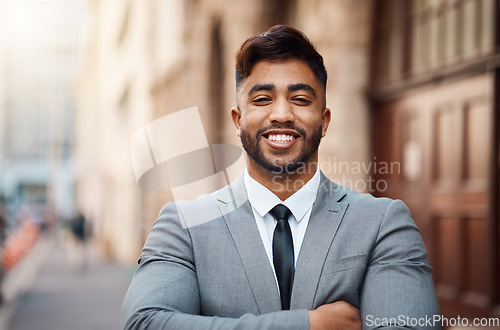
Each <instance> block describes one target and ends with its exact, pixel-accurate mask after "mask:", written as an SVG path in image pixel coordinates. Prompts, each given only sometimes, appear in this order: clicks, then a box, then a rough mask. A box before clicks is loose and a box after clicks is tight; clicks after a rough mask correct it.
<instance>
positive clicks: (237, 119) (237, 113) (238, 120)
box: [231, 107, 241, 137]
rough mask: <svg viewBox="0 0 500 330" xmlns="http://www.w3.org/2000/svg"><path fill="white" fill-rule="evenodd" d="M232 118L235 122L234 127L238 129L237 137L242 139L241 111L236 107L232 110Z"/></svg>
mask: <svg viewBox="0 0 500 330" xmlns="http://www.w3.org/2000/svg"><path fill="white" fill-rule="evenodd" d="M231 118H232V120H233V124H234V127H236V135H238V137H241V136H240V135H241V111H240V109H238V108H236V107H232V108H231Z"/></svg>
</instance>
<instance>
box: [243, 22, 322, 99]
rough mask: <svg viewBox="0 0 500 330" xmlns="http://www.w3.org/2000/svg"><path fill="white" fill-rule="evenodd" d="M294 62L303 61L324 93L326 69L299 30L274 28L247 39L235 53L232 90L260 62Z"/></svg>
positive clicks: (282, 27) (319, 56)
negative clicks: (288, 60) (234, 83)
mask: <svg viewBox="0 0 500 330" xmlns="http://www.w3.org/2000/svg"><path fill="white" fill-rule="evenodd" d="M287 59H297V60H301V61H304V62H305V63H306V64H307V65H308V66H309V67H310V68H311V70H312V71H313V73H314V74H315V75H316V78H318V81H319V82H320V83H321V86H322V87H323V88H324V89H325V90H326V79H327V74H326V69H325V65H324V64H323V57H322V56H321V55H320V54H319V53H318V52H317V51H316V48H315V47H314V45H313V44H312V43H311V41H309V39H308V38H307V37H306V36H305V35H304V34H303V33H302V32H300V31H299V30H297V29H294V28H292V27H289V26H286V25H275V26H273V27H271V28H270V29H269V30H268V31H267V32H264V33H263V34H261V35H258V36H252V37H250V38H248V39H247V40H246V41H245V42H244V43H243V44H242V45H241V48H240V50H239V51H238V52H237V53H236V88H238V86H239V85H240V83H241V81H243V80H244V79H245V78H247V77H248V76H249V75H250V74H251V72H252V69H253V67H254V66H255V65H256V64H257V63H258V62H260V61H281V60H287Z"/></svg>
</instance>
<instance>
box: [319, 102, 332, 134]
mask: <svg viewBox="0 0 500 330" xmlns="http://www.w3.org/2000/svg"><path fill="white" fill-rule="evenodd" d="M331 119H332V112H331V111H330V109H329V108H325V109H324V110H323V113H322V114H321V124H322V127H323V131H322V132H321V137H324V136H325V135H326V131H327V130H328V125H330V120H331Z"/></svg>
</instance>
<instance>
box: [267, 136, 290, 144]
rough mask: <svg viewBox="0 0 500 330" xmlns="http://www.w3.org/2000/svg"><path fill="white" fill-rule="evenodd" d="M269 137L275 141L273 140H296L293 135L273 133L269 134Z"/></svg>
mask: <svg viewBox="0 0 500 330" xmlns="http://www.w3.org/2000/svg"><path fill="white" fill-rule="evenodd" d="M268 139H269V140H271V141H273V142H278V143H286V142H289V141H292V140H294V139H295V138H294V137H293V136H292V135H286V134H273V135H269V137H268Z"/></svg>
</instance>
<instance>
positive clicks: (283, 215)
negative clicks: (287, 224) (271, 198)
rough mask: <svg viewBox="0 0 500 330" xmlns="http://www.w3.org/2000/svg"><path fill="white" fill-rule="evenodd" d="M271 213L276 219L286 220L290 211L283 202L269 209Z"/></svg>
mask: <svg viewBox="0 0 500 330" xmlns="http://www.w3.org/2000/svg"><path fill="white" fill-rule="evenodd" d="M269 213H271V215H272V216H273V217H274V218H275V219H276V220H277V221H279V220H281V219H285V220H288V218H289V217H290V215H291V214H292V212H291V211H290V210H289V209H288V207H286V206H285V205H283V204H278V205H276V206H275V207H273V208H272V210H271V211H269Z"/></svg>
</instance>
